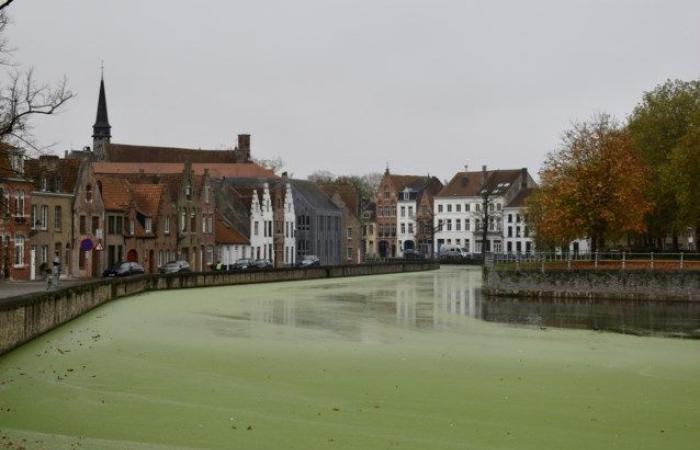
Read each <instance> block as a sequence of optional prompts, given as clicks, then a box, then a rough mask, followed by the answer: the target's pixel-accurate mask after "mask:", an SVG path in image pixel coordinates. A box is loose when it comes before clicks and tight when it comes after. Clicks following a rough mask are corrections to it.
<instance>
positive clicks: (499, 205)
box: [496, 203, 501, 211]
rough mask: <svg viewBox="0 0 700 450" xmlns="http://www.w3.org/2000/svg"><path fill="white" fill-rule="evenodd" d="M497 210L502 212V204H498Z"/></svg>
mask: <svg viewBox="0 0 700 450" xmlns="http://www.w3.org/2000/svg"><path fill="white" fill-rule="evenodd" d="M496 210H497V211H500V210H501V204H500V203H496Z"/></svg>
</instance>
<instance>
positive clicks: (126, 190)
mask: <svg viewBox="0 0 700 450" xmlns="http://www.w3.org/2000/svg"><path fill="white" fill-rule="evenodd" d="M97 181H98V185H99V186H100V187H101V193H102V201H103V203H104V205H105V209H106V210H109V211H124V210H126V209H128V208H129V205H130V204H131V200H132V195H131V188H130V185H129V182H128V181H127V180H126V179H124V178H122V177H116V176H110V175H104V174H102V175H97Z"/></svg>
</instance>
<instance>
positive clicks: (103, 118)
mask: <svg viewBox="0 0 700 450" xmlns="http://www.w3.org/2000/svg"><path fill="white" fill-rule="evenodd" d="M111 138H112V127H111V126H110V124H109V119H108V118H107V96H106V95H105V77H104V68H103V70H102V76H101V77H100V96H99V98H98V100H97V118H95V124H94V125H93V126H92V151H93V158H95V159H96V160H98V161H99V160H104V159H105V156H106V155H105V147H106V145H107V144H109V142H110V140H111Z"/></svg>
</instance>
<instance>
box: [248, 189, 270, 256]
mask: <svg viewBox="0 0 700 450" xmlns="http://www.w3.org/2000/svg"><path fill="white" fill-rule="evenodd" d="M272 227H273V213H272V199H271V198H270V186H269V185H268V184H267V183H265V184H264V185H263V189H262V197H261V196H259V195H258V190H257V189H255V190H253V199H252V201H251V202H250V247H251V249H252V252H253V254H252V255H251V258H253V259H269V260H270V261H272V262H273V263H274V257H275V255H274V253H275V252H274V251H273V247H272V246H273V230H272Z"/></svg>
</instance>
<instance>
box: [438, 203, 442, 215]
mask: <svg viewBox="0 0 700 450" xmlns="http://www.w3.org/2000/svg"><path fill="white" fill-rule="evenodd" d="M438 212H439V213H441V212H442V205H441V204H439V205H438Z"/></svg>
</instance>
